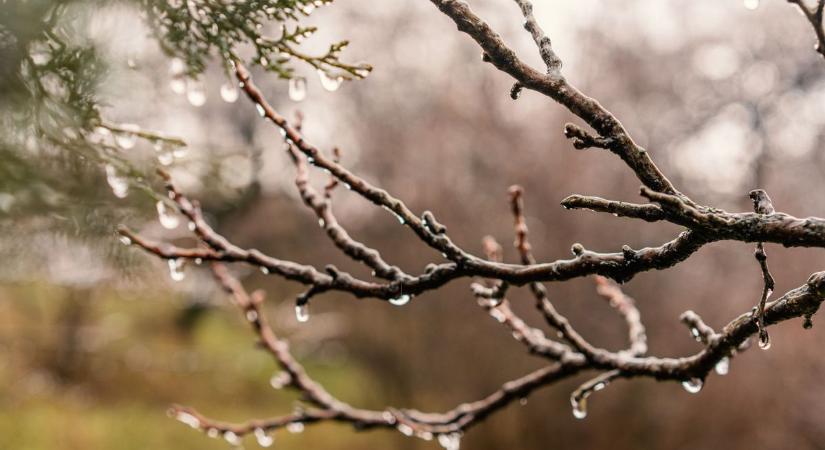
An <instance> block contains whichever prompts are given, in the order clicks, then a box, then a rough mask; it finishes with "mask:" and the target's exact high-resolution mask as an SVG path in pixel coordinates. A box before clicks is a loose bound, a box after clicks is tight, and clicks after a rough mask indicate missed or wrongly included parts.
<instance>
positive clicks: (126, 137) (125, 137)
mask: <svg viewBox="0 0 825 450" xmlns="http://www.w3.org/2000/svg"><path fill="white" fill-rule="evenodd" d="M120 128H122V129H123V130H124V131H118V132H117V133H115V144H117V146H118V147H120V148H122V149H124V150H129V149H130V148H132V147H134V146H135V143H136V142H137V135H136V134H135V132H137V131H140V127H138V126H137V125H135V124H133V123H124V124H122V125H120Z"/></svg>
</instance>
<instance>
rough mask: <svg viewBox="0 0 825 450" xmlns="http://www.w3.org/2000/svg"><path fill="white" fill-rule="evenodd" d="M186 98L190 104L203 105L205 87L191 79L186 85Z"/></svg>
mask: <svg viewBox="0 0 825 450" xmlns="http://www.w3.org/2000/svg"><path fill="white" fill-rule="evenodd" d="M186 100H189V104H191V105H192V106H195V107H197V106H203V105H204V103H206V88H204V86H203V83H202V82H200V81H197V80H196V81H192V82H191V83H189V84H188V85H187V86H186Z"/></svg>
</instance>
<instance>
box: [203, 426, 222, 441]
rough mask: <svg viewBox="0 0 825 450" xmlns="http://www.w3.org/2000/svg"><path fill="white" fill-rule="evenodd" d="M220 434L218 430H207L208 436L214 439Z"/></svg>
mask: <svg viewBox="0 0 825 450" xmlns="http://www.w3.org/2000/svg"><path fill="white" fill-rule="evenodd" d="M218 434H220V431H218V429H217V428H210V429H208V430H206V435H207V436H209V437H211V438H213V439H214V438H216V437H218Z"/></svg>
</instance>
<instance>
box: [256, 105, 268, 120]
mask: <svg viewBox="0 0 825 450" xmlns="http://www.w3.org/2000/svg"><path fill="white" fill-rule="evenodd" d="M255 109H256V110H257V111H258V115H259V116H261V117H266V110H265V109H264V107H263V106H261V105H259V104H257V103H256V104H255Z"/></svg>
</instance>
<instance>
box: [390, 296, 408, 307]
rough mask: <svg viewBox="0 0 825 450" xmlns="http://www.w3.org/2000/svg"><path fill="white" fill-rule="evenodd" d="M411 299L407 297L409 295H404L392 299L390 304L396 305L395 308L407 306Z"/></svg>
mask: <svg viewBox="0 0 825 450" xmlns="http://www.w3.org/2000/svg"><path fill="white" fill-rule="evenodd" d="M411 298H412V297H411V296H409V295H407V294H402V295H399V296H398V297H396V298H391V299H390V304H391V305H395V306H404V305H406V304H407V303H409V302H410V299H411Z"/></svg>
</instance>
